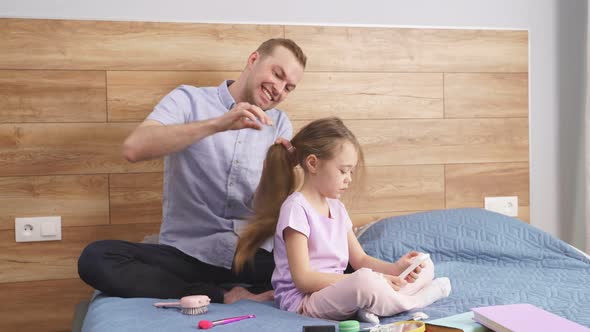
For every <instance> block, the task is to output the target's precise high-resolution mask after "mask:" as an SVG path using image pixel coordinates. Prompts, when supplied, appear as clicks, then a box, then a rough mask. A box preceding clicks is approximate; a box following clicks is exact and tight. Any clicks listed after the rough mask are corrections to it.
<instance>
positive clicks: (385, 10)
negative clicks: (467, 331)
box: [0, 0, 587, 248]
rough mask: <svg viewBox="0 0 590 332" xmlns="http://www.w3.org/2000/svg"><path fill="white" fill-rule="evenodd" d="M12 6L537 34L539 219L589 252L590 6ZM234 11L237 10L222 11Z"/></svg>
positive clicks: (533, 79)
mask: <svg viewBox="0 0 590 332" xmlns="http://www.w3.org/2000/svg"><path fill="white" fill-rule="evenodd" d="M6 2H7V1H6V0H4V1H3V2H2V3H0V17H27V18H67V19H104V20H139V21H171V22H176V21H182V22H203V23H208V22H216V23H217V22H218V23H265V24H314V25H315V24H317V25H368V26H371V25H378V26H420V27H461V28H470V27H475V28H494V29H526V30H529V40H530V62H529V65H530V70H529V72H530V83H529V84H530V97H529V98H530V104H529V109H530V128H531V134H530V136H531V137H530V138H531V140H530V147H531V152H530V153H531V156H530V157H531V158H530V162H531V188H530V189H531V219H532V221H533V225H535V226H537V227H539V228H541V229H543V230H545V231H547V232H549V233H551V234H553V235H556V236H558V237H560V238H562V239H564V240H566V241H568V242H570V243H573V244H574V245H576V246H577V247H580V248H583V247H584V243H583V242H581V241H584V238H583V236H577V235H576V234H578V233H580V229H581V228H580V227H583V219H584V218H583V216H584V210H583V207H582V206H581V202H583V192H584V191H583V189H584V184H583V183H584V182H583V177H582V174H583V173H582V172H581V166H582V164H581V160H582V159H583V158H580V154H579V151H582V150H580V149H581V144H580V143H577V141H578V140H579V139H581V137H583V135H582V134H583V131H580V130H581V128H579V127H580V126H579V124H581V123H583V121H581V120H582V119H583V116H582V115H583V89H582V90H581V91H582V92H579V91H578V90H580V86H579V85H578V84H579V83H580V82H582V83H583V82H585V70H584V69H585V64H584V56H585V45H586V39H585V36H586V32H585V31H586V20H587V2H586V0H567V1H559V0H414V1H402V0H383V1H376V0H365V1H362V3H361V4H359V2H357V1H343V0H313V1H309V0H299V1H281V2H278V1H269V0H252V1H236V0H234V1H231V0H230V1H223V0H220V1H196V0H168V1H164V2H163V1H158V0H132V1H123V0H103V1H100V2H99V1H83V0H58V1H45V0H36V1H35V0H19V1H18V3H17V4H15V3H16V2H17V1H12V2H13V3H10V4H9V3H6ZM229 5H231V6H232V9H231V10H229V9H225V10H224V9H223V8H228V7H229ZM578 61H581V62H580V63H578ZM566 128H567V129H566ZM578 176H579V177H578ZM583 233H584V232H583V231H582V232H581V234H583Z"/></svg>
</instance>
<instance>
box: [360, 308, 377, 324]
mask: <svg viewBox="0 0 590 332" xmlns="http://www.w3.org/2000/svg"><path fill="white" fill-rule="evenodd" d="M356 316H357V318H358V319H359V321H361V322H366V323H372V324H379V317H377V315H375V314H374V313H372V312H370V311H368V310H367V309H359V311H357V313H356Z"/></svg>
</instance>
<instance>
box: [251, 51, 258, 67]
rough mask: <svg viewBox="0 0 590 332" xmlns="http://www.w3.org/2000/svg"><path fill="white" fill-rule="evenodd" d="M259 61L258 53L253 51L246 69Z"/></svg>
mask: <svg viewBox="0 0 590 332" xmlns="http://www.w3.org/2000/svg"><path fill="white" fill-rule="evenodd" d="M259 59H260V53H258V51H254V52H252V53H251V54H250V56H249V57H248V67H250V66H252V65H253V64H254V63H256V61H258V60H259Z"/></svg>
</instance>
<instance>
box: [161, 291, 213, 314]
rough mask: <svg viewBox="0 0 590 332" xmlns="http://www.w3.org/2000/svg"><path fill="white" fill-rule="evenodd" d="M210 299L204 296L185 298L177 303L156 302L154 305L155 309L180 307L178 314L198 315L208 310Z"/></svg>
mask: <svg viewBox="0 0 590 332" xmlns="http://www.w3.org/2000/svg"><path fill="white" fill-rule="evenodd" d="M210 302H211V299H210V298H209V297H208V296H206V295H190V296H185V297H183V298H181V299H180V301H178V302H158V303H154V306H155V307H158V308H163V307H180V308H181V309H180V312H182V313H183V314H185V315H200V314H204V313H206V312H207V311H208V310H209V307H208V305H209V303H210Z"/></svg>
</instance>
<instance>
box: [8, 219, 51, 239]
mask: <svg viewBox="0 0 590 332" xmlns="http://www.w3.org/2000/svg"><path fill="white" fill-rule="evenodd" d="M14 238H15V240H16V242H36V241H57V240H61V217H60V216H57V217H32V218H15V219H14Z"/></svg>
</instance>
